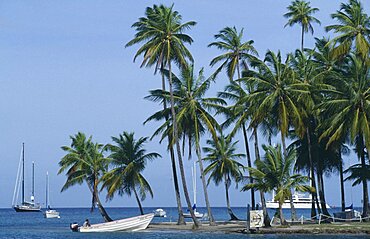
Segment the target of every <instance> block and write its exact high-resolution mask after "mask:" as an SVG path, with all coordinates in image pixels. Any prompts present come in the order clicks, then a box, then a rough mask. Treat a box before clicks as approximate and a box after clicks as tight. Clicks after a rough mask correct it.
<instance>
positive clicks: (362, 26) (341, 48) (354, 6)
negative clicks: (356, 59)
mask: <svg viewBox="0 0 370 239" xmlns="http://www.w3.org/2000/svg"><path fill="white" fill-rule="evenodd" d="M331 17H332V18H333V19H335V20H337V22H338V23H337V24H334V25H330V26H327V27H326V28H325V29H326V31H334V33H338V34H339V35H338V36H336V37H334V38H333V39H332V40H331V41H330V42H329V44H332V45H334V46H336V48H335V55H336V56H343V55H347V54H348V53H349V52H350V50H351V48H352V46H353V45H354V49H355V52H356V54H358V55H360V56H361V58H362V59H365V58H368V54H369V49H370V44H369V35H370V18H369V16H368V15H367V14H366V12H365V10H364V8H363V6H362V3H361V2H360V1H358V0H349V2H348V3H347V4H346V3H341V5H340V10H339V11H337V12H336V13H333V14H331Z"/></svg>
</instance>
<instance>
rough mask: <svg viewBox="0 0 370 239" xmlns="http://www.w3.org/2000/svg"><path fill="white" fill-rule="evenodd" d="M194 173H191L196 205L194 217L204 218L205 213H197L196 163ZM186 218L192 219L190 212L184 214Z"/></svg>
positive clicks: (194, 205)
mask: <svg viewBox="0 0 370 239" xmlns="http://www.w3.org/2000/svg"><path fill="white" fill-rule="evenodd" d="M192 169H193V170H192V172H191V176H192V180H193V200H194V204H193V211H194V215H195V217H196V218H202V217H203V213H200V212H198V211H197V175H196V173H197V168H196V167H195V162H194V165H193V168H192ZM184 217H185V218H191V214H190V212H188V213H184Z"/></svg>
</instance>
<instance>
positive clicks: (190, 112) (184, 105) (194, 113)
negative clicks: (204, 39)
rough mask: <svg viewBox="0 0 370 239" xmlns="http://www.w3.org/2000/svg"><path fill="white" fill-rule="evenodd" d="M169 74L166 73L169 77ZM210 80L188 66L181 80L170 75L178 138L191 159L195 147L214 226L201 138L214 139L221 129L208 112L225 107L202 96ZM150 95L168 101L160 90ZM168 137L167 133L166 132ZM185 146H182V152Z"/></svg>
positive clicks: (210, 217) (162, 113)
mask: <svg viewBox="0 0 370 239" xmlns="http://www.w3.org/2000/svg"><path fill="white" fill-rule="evenodd" d="M168 74H169V72H168V71H165V75H166V76H167V77H168ZM212 81H213V77H210V78H208V79H205V77H204V74H203V69H201V70H200V71H199V74H198V76H196V75H195V74H194V67H193V66H188V67H186V68H183V69H182V70H181V74H180V77H177V76H176V75H173V86H174V92H173V95H174V99H175V111H176V114H177V116H178V117H177V124H178V127H179V133H180V134H181V136H180V138H182V139H183V145H184V146H185V145H186V144H185V141H186V140H188V144H187V145H189V158H190V157H191V155H192V154H191V151H192V146H193V145H194V146H195V152H196V155H197V157H198V161H199V167H200V172H201V174H202V177H201V179H202V184H203V191H204V198H205V201H206V205H207V210H208V216H209V219H210V224H214V219H213V216H212V212H211V207H210V204H209V199H208V192H207V183H206V180H205V175H204V167H203V162H202V161H201V159H202V157H201V145H200V139H201V136H202V135H203V134H204V133H205V132H206V131H207V132H209V133H210V134H211V136H212V137H213V138H217V135H216V131H217V130H220V126H219V125H218V123H217V121H216V120H215V119H214V117H213V116H212V115H211V114H210V113H209V111H210V110H213V109H214V108H218V107H219V105H224V104H225V102H224V101H223V100H222V99H219V98H206V97H204V95H205V93H206V92H207V90H208V89H209V87H210V85H211V83H212ZM150 93H151V95H149V96H147V97H145V98H146V99H150V100H153V101H158V100H160V101H164V100H166V99H167V100H168V98H169V95H170V93H169V92H163V91H161V90H154V91H151V92H150ZM166 114H168V112H166V111H162V112H156V113H155V114H154V115H153V116H152V117H150V118H149V119H148V120H153V119H154V120H158V119H160V118H161V117H162V118H163V117H164V116H165V115H166ZM164 129H165V127H163V126H162V127H160V128H159V131H161V130H164ZM166 134H168V132H166ZM184 148H185V147H183V150H184Z"/></svg>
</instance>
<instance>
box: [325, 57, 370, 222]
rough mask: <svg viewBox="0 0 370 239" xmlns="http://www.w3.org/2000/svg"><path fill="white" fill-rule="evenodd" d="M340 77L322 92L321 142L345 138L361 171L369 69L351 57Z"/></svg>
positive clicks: (368, 137)
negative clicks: (326, 117)
mask: <svg viewBox="0 0 370 239" xmlns="http://www.w3.org/2000/svg"><path fill="white" fill-rule="evenodd" d="M344 69H345V71H344V72H343V75H342V76H341V77H337V78H336V79H335V80H331V81H330V82H328V84H331V86H332V88H331V89H327V90H325V91H322V92H323V93H324V94H325V95H326V96H327V97H326V98H325V100H324V102H323V103H322V104H321V105H320V108H321V109H322V114H323V117H325V116H328V115H330V117H328V120H327V121H323V122H322V124H321V128H322V129H324V130H323V133H322V134H321V137H320V138H321V139H323V138H327V147H329V146H330V145H332V144H335V143H337V142H338V141H339V142H341V140H342V139H343V138H345V137H347V136H348V137H349V138H350V141H351V142H352V143H354V144H355V145H356V149H357V150H356V153H357V155H358V158H359V159H360V162H361V166H362V168H364V169H365V168H366V167H367V165H368V164H367V162H366V154H369V150H370V127H369V125H370V120H369V119H370V78H369V75H370V67H369V66H368V65H366V64H363V59H362V58H361V56H358V55H357V56H356V55H351V56H350V57H349V64H348V66H346V67H345V68H344ZM362 186H363V216H364V217H366V216H367V215H368V214H369V208H368V207H369V205H368V204H369V195H368V185H367V180H365V179H363V180H362Z"/></svg>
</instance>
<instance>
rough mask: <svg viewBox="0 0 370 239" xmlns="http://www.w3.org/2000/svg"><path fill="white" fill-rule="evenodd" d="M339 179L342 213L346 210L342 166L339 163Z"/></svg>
mask: <svg viewBox="0 0 370 239" xmlns="http://www.w3.org/2000/svg"><path fill="white" fill-rule="evenodd" d="M339 178H340V195H341V197H340V198H341V207H342V212H344V211H345V210H346V201H345V198H344V177H343V164H342V162H340V164H339Z"/></svg>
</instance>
